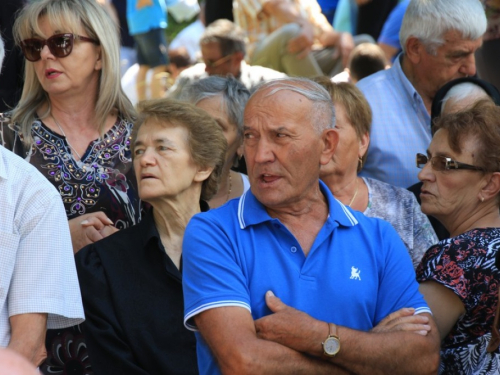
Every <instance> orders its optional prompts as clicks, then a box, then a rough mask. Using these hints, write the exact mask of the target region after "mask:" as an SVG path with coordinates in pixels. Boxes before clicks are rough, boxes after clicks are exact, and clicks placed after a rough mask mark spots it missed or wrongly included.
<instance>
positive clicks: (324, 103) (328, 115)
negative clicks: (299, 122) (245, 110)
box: [250, 77, 335, 134]
mask: <svg viewBox="0 0 500 375" xmlns="http://www.w3.org/2000/svg"><path fill="white" fill-rule="evenodd" d="M268 89H270V91H269V92H268V93H267V94H266V96H265V97H268V96H271V95H274V94H276V93H277V92H279V91H283V90H288V91H293V92H295V93H297V94H299V95H302V96H304V97H306V98H307V99H309V100H310V101H311V102H312V105H313V113H312V114H311V124H312V126H313V128H314V130H315V131H316V132H317V133H318V134H321V132H323V130H326V129H332V128H334V127H335V107H334V106H333V101H332V98H331V96H330V94H329V93H328V91H326V89H325V88H323V87H322V86H321V85H319V84H318V83H316V82H314V81H311V80H310V79H308V78H301V77H293V78H290V77H288V78H279V79H275V80H272V81H268V82H263V83H260V84H259V85H258V86H257V87H255V89H254V90H253V93H252V96H250V99H251V98H252V97H254V96H255V95H256V94H257V93H259V92H261V91H265V90H268Z"/></svg>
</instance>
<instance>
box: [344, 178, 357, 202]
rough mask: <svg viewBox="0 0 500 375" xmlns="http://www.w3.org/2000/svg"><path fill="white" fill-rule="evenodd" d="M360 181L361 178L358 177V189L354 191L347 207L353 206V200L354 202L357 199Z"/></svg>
mask: <svg viewBox="0 0 500 375" xmlns="http://www.w3.org/2000/svg"><path fill="white" fill-rule="evenodd" d="M358 182H359V179H358V178H357V177H356V190H355V191H354V195H353V196H352V198H351V201H350V202H349V204H348V205H347V207H351V204H352V202H354V199H356V195H358V187H359V184H358Z"/></svg>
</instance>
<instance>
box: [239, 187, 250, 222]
mask: <svg viewBox="0 0 500 375" xmlns="http://www.w3.org/2000/svg"><path fill="white" fill-rule="evenodd" d="M247 193H248V190H247V191H246V192H245V193H244V194H243V195H242V196H241V197H240V201H239V202H238V221H239V223H240V229H245V227H246V224H245V219H244V218H243V208H244V205H245V198H246V196H247Z"/></svg>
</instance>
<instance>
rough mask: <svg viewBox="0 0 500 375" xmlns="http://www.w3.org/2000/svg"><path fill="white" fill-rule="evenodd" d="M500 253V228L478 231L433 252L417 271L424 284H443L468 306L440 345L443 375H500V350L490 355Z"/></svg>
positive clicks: (437, 246)
mask: <svg viewBox="0 0 500 375" xmlns="http://www.w3.org/2000/svg"><path fill="white" fill-rule="evenodd" d="M499 249H500V228H485V229H473V230H470V231H468V232H465V233H463V234H461V235H459V236H457V237H454V238H449V239H445V240H443V241H441V242H439V243H438V244H437V245H435V246H433V247H431V248H430V249H429V250H428V251H427V253H426V254H425V255H424V257H423V258H422V263H420V265H419V266H418V268H417V280H418V281H419V282H423V281H427V280H433V281H435V282H438V283H440V284H441V285H444V286H445V287H447V288H449V289H451V290H452V291H453V292H454V293H455V294H456V295H457V296H458V297H459V298H460V300H461V301H462V303H463V304H464V307H465V314H464V315H463V316H461V317H460V319H459V320H458V321H457V322H456V324H455V326H454V327H453V328H452V330H451V331H450V333H449V334H448V336H446V337H445V339H444V340H443V341H442V343H441V364H440V368H439V373H440V374H456V375H460V374H481V375H489V374H491V375H493V374H499V373H500V351H499V349H497V350H496V351H495V352H493V353H487V352H486V347H487V346H488V342H489V340H490V337H491V328H492V325H493V320H494V318H495V311H496V307H497V301H498V286H499V284H500V272H499V270H498V269H497V268H496V267H495V256H496V254H497V251H498V250H499Z"/></svg>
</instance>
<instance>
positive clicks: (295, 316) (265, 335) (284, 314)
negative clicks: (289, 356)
mask: <svg viewBox="0 0 500 375" xmlns="http://www.w3.org/2000/svg"><path fill="white" fill-rule="evenodd" d="M266 304H267V306H268V307H269V309H271V311H272V312H273V314H271V315H268V316H265V317H263V318H260V319H257V320H256V321H255V329H256V331H257V337H259V338H261V339H263V340H268V341H273V342H276V343H278V344H281V345H284V346H287V347H289V348H291V349H294V350H296V351H299V352H302V353H309V354H313V353H312V352H311V349H312V348H316V347H318V349H321V345H319V343H320V342H321V341H322V340H323V339H324V338H325V337H326V336H327V333H328V327H327V324H326V323H325V322H321V321H319V320H316V319H314V318H313V317H311V316H310V315H308V314H306V313H304V312H302V311H299V310H297V309H294V308H293V307H290V306H287V305H285V304H284V303H283V302H281V300H280V299H279V298H278V297H275V296H274V294H273V293H272V292H271V291H268V292H267V293H266ZM318 340H319V341H318ZM314 354H318V355H321V353H314ZM314 354H313V355H314Z"/></svg>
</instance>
